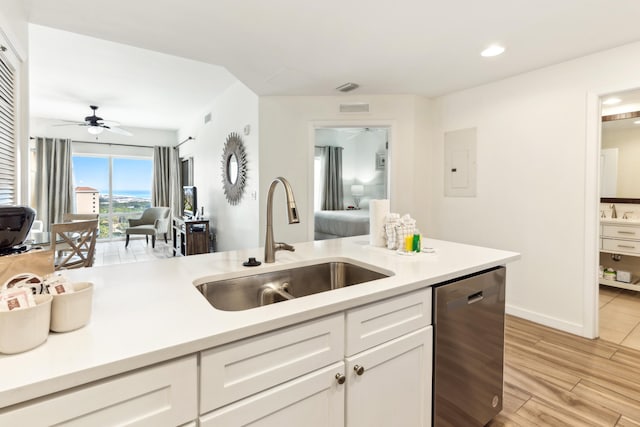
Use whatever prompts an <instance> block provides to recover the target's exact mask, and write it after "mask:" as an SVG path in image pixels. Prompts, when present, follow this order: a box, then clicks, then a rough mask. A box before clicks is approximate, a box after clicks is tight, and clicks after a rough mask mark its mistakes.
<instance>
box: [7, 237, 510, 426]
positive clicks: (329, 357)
mask: <svg viewBox="0 0 640 427" xmlns="http://www.w3.org/2000/svg"><path fill="white" fill-rule="evenodd" d="M424 244H425V245H427V246H430V247H433V248H436V250H435V253H429V254H427V253H419V254H416V255H414V256H406V255H399V254H397V253H395V252H393V251H389V250H387V249H384V248H376V247H371V246H369V245H368V236H357V237H350V238H345V239H335V240H326V241H322V242H308V243H300V244H296V245H295V246H296V251H295V252H279V253H277V255H276V262H275V263H273V264H262V265H261V266H259V267H249V268H248V267H243V266H242V262H243V261H245V260H246V259H247V258H248V257H258V258H261V250H260V249H255V250H243V251H235V252H222V253H212V254H202V255H195V256H190V257H179V258H173V259H168V260H159V261H151V262H146V263H135V264H123V265H119V266H109V267H96V268H91V269H86V270H83V271H81V270H76V271H71V272H68V274H67V276H68V277H69V279H70V280H72V281H91V282H93V283H94V301H93V307H94V312H93V317H92V320H91V322H90V323H89V325H87V326H86V327H84V328H82V329H80V330H77V331H74V332H70V333H66V334H51V335H50V336H49V339H48V341H47V342H46V343H44V344H43V345H41V346H40V347H38V348H36V349H33V350H31V351H28V352H25V353H22V354H17V355H0V372H2V373H3V375H2V381H0V425H34V426H36V425H51V424H57V423H61V424H65V423H80V424H82V425H96V424H119V423H123V424H127V423H131V425H167V426H177V425H193V426H195V425H201V426H234V425H244V424H248V423H250V422H252V421H256V420H260V421H261V422H262V424H261V425H273V426H283V425H310V426H341V425H347V426H372V425H422V426H428V425H431V416H432V394H431V393H432V366H433V356H434V355H433V325H432V286H433V285H437V284H441V283H444V282H448V281H451V280H453V279H456V278H461V277H465V276H468V275H470V274H474V273H477V272H481V271H485V270H488V269H492V268H494V267H498V266H503V265H505V264H507V263H509V262H511V261H514V260H517V259H518V258H519V255H518V254H516V253H513V252H507V251H501V250H494V249H488V248H481V247H476V246H469V245H462V244H457V243H451V242H446V241H438V240H431V239H426V241H425V243H424ZM321 262H348V263H352V264H355V265H358V266H361V267H366V268H368V269H371V270H375V271H378V272H380V273H383V274H384V275H385V276H388V277H383V278H380V279H377V280H373V281H369V282H365V283H361V284H358V285H353V286H347V287H343V288H339V289H333V290H329V291H326V292H320V293H316V294H312V295H308V296H302V297H297V298H294V299H292V300H288V301H283V302H278V303H274V304H270V305H266V306H261V307H256V308H250V309H245V310H237V311H225V310H220V309H216V308H214V307H213V306H212V305H211V304H210V303H209V302H208V301H207V300H206V299H205V298H204V297H203V295H202V294H201V293H200V292H198V290H197V289H196V285H200V284H203V283H208V282H212V281H219V280H226V279H231V278H236V277H239V276H249V275H255V274H263V273H271V272H275V271H279V270H284V269H291V268H294V269H296V268H299V267H303V266H308V265H311V264H318V263H321ZM98 421H100V422H99V423H98Z"/></svg>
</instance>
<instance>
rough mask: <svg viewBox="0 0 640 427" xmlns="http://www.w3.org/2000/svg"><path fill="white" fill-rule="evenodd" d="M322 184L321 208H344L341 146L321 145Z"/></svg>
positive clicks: (332, 209) (333, 209)
mask: <svg viewBox="0 0 640 427" xmlns="http://www.w3.org/2000/svg"><path fill="white" fill-rule="evenodd" d="M322 157H323V166H324V179H323V182H324V185H323V186H322V210H330V211H335V210H341V209H344V204H343V201H342V199H343V191H342V147H322Z"/></svg>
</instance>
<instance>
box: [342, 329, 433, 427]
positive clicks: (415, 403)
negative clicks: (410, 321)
mask: <svg viewBox="0 0 640 427" xmlns="http://www.w3.org/2000/svg"><path fill="white" fill-rule="evenodd" d="M432 336H433V329H432V327H431V326H428V327H425V328H422V329H419V330H417V331H415V332H412V333H410V334H407V335H404V336H402V337H400V338H397V339H395V340H392V341H389V342H387V343H384V344H381V345H379V346H377V347H374V348H372V349H370V350H367V351H364V352H362V353H359V354H357V355H355V356H353V357H350V358H347V359H346V360H347V366H346V372H347V396H346V412H347V426H348V427H376V426H380V427H387V426H430V425H431V380H432V355H433V344H432V343H433V340H432ZM359 369H360V371H358V370H359Z"/></svg>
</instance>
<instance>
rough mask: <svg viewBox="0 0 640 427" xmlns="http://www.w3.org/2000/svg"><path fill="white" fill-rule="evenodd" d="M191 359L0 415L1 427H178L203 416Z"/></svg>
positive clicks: (169, 363) (83, 387)
mask: <svg viewBox="0 0 640 427" xmlns="http://www.w3.org/2000/svg"><path fill="white" fill-rule="evenodd" d="M197 371H198V366H197V360H196V356H189V357H185V358H183V359H178V360H175V361H172V362H167V363H163V364H161V365H157V366H153V367H150V368H143V369H140V370H138V371H134V372H133V373H129V374H123V375H119V376H117V377H113V378H108V379H106V380H103V381H99V382H96V383H93V384H89V385H87V386H80V387H76V388H74V389H73V390H71V391H63V392H60V393H56V394H54V395H51V396H47V397H44V398H40V399H37V400H34V401H32V402H27V403H26V404H20V405H17V406H16V407H12V408H9V409H4V410H0V425H2V426H50V425H56V426H101V425H102V426H105V425H127V426H143V425H146V426H176V425H182V424H185V423H188V422H189V421H192V420H195V419H196V418H197V416H198V408H197V391H198V374H197Z"/></svg>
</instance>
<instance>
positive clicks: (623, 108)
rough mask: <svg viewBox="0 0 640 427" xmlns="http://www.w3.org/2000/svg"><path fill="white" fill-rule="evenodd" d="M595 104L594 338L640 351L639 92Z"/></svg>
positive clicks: (614, 95) (605, 99)
mask: <svg viewBox="0 0 640 427" xmlns="http://www.w3.org/2000/svg"><path fill="white" fill-rule="evenodd" d="M600 100H601V102H602V113H601V115H602V125H601V131H600V141H601V143H600V149H601V153H600V158H601V162H600V200H599V213H600V215H599V216H600V221H599V222H600V224H599V229H600V233H599V240H600V246H599V250H598V251H599V256H598V261H599V265H600V266H601V272H600V273H599V278H598V284H597V286H598V318H599V336H600V338H601V339H603V340H605V341H611V342H614V343H616V344H620V345H623V346H627V347H631V348H635V349H640V169H639V168H638V167H637V164H638V162H640V90H630V91H624V92H618V93H612V94H607V95H603V96H601V97H600ZM636 248H638V249H639V250H638V251H636Z"/></svg>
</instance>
